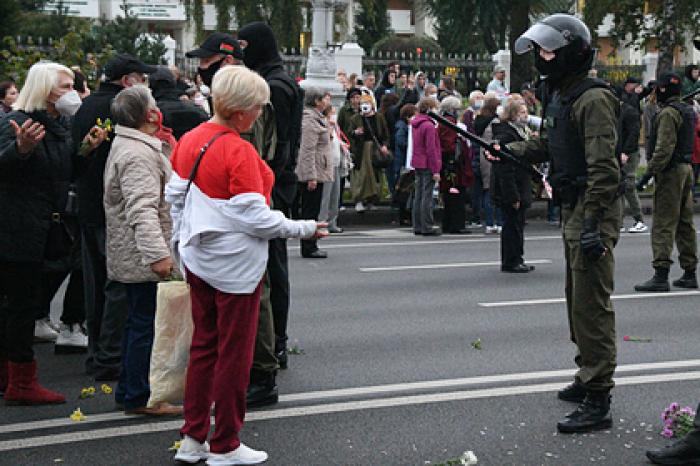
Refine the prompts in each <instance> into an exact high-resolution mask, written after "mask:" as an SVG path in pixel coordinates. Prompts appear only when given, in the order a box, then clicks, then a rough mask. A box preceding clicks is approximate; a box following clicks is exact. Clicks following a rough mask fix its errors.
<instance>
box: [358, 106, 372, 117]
mask: <svg viewBox="0 0 700 466" xmlns="http://www.w3.org/2000/svg"><path fill="white" fill-rule="evenodd" d="M360 113H362V114H364V115H367V114H369V113H372V104H368V103H364V104H360Z"/></svg>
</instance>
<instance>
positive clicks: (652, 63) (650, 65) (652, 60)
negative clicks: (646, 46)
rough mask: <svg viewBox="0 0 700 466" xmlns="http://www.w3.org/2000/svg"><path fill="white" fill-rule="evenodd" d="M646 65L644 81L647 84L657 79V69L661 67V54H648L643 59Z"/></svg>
mask: <svg viewBox="0 0 700 466" xmlns="http://www.w3.org/2000/svg"><path fill="white" fill-rule="evenodd" d="M642 62H643V63H644V75H643V78H642V81H644V84H647V83H648V82H649V81H651V80H653V79H656V68H657V66H658V65H659V54H658V53H657V52H648V53H647V54H646V55H644V58H643V59H642Z"/></svg>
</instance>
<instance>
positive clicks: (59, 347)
mask: <svg viewBox="0 0 700 466" xmlns="http://www.w3.org/2000/svg"><path fill="white" fill-rule="evenodd" d="M87 346H88V337H87V335H85V332H84V331H83V328H82V327H81V326H80V324H72V325H66V324H61V331H60V332H59V334H58V338H56V346H55V348H54V353H55V354H69V353H85V352H87Z"/></svg>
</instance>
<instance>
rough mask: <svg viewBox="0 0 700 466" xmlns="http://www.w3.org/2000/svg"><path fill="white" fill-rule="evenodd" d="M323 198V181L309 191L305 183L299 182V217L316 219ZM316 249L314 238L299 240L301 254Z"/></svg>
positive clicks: (309, 252)
mask: <svg viewBox="0 0 700 466" xmlns="http://www.w3.org/2000/svg"><path fill="white" fill-rule="evenodd" d="M322 200H323V183H318V184H316V189H314V190H313V191H310V190H309V189H308V185H307V184H306V183H299V204H300V210H299V219H301V220H318V214H319V212H320V211H321V201H322ZM317 250H318V245H317V244H316V240H315V239H302V240H301V255H302V256H306V255H308V254H311V253H312V252H314V251H317Z"/></svg>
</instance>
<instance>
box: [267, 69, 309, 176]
mask: <svg viewBox="0 0 700 466" xmlns="http://www.w3.org/2000/svg"><path fill="white" fill-rule="evenodd" d="M268 85H269V86H270V87H275V86H277V87H281V88H283V89H284V90H285V93H286V94H287V95H288V96H289V97H290V98H292V99H294V101H293V103H292V106H291V111H290V117H291V118H290V121H289V122H288V126H289V159H288V161H287V166H289V167H294V166H296V163H297V156H298V154H299V145H300V144H301V119H302V115H303V113H304V90H303V89H302V88H301V87H299V85H298V84H297V83H296V81H294V80H293V79H292V78H290V77H289V76H287V75H286V74H284V75H283V74H275V75H274V76H272V77H271V78H270V80H269V81H268Z"/></svg>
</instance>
